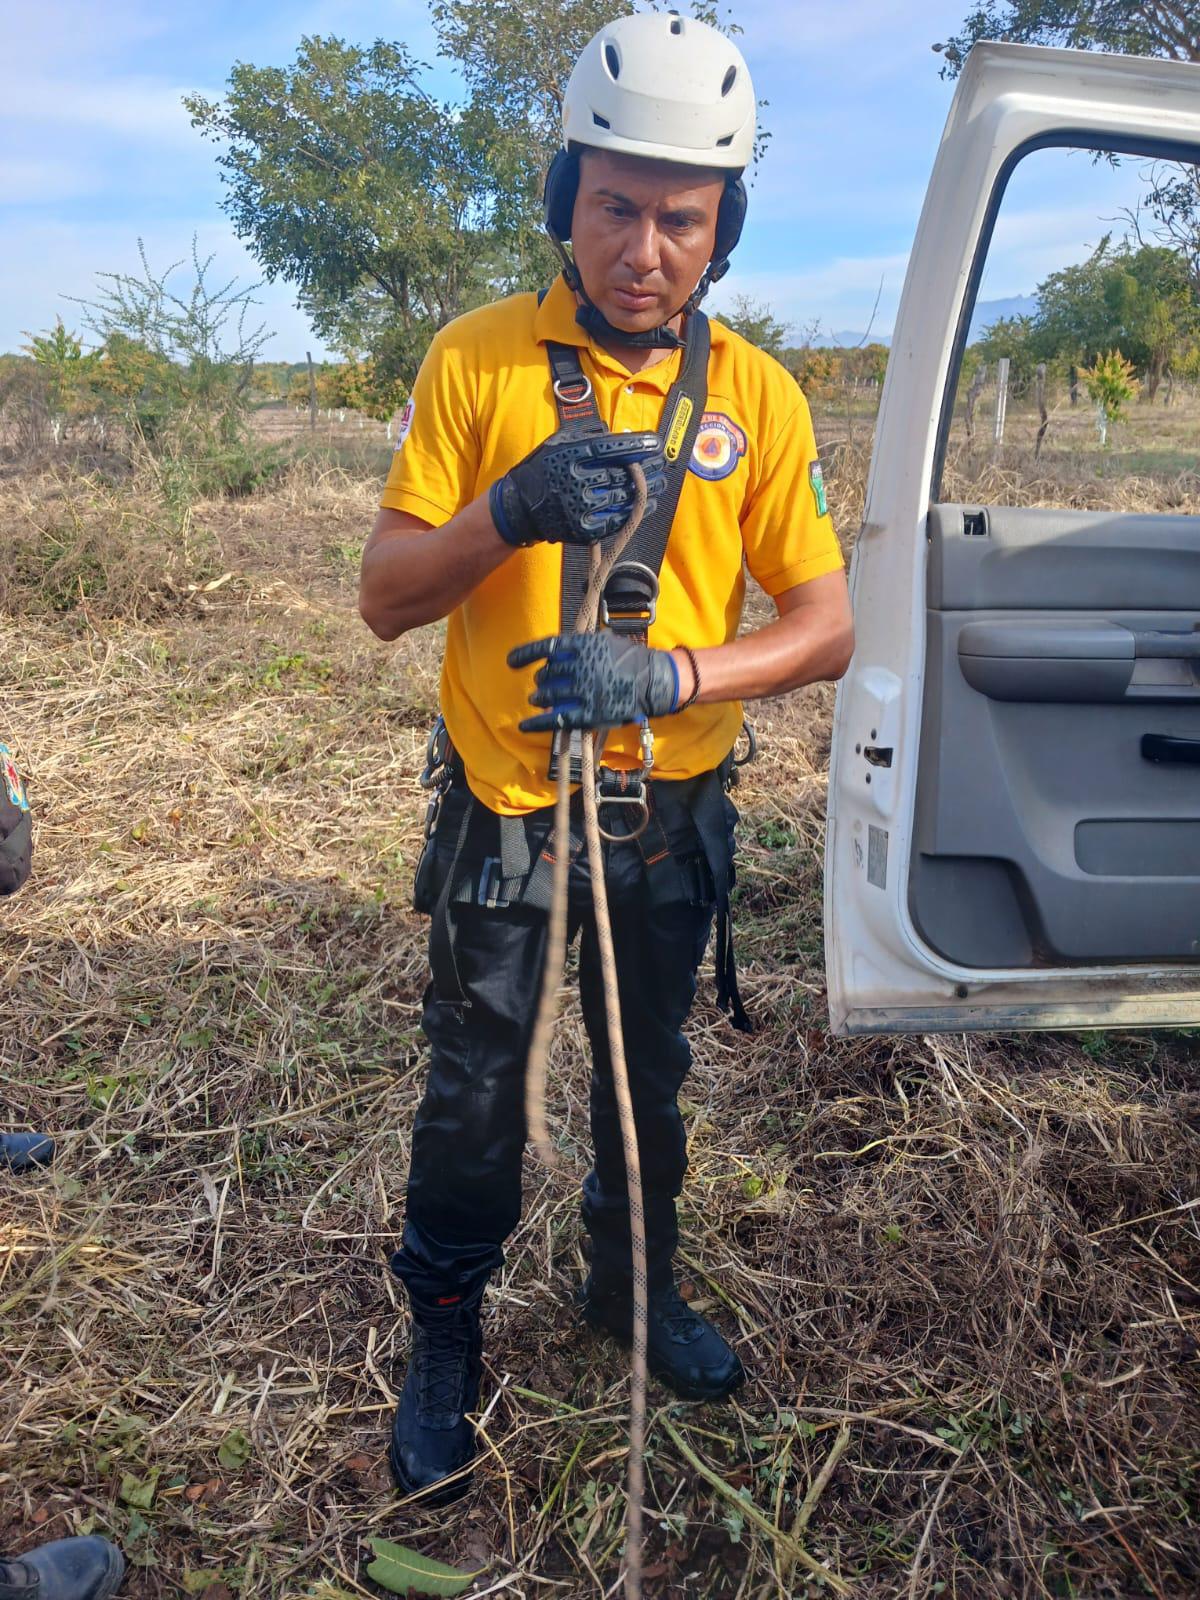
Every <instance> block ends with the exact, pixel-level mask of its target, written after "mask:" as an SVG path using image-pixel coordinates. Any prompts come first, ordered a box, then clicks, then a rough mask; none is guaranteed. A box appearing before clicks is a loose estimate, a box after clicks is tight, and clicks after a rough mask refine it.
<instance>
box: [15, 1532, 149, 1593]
mask: <svg viewBox="0 0 1200 1600" xmlns="http://www.w3.org/2000/svg"><path fill="white" fill-rule="evenodd" d="M124 1576H125V1560H124V1557H123V1556H122V1555H121V1552H120V1551H119V1550H118V1549H117V1547H116V1545H112V1544H109V1542H108V1540H107V1539H99V1538H96V1537H95V1535H90V1536H89V1537H88V1538H86V1539H56V1540H55V1541H54V1542H53V1544H44V1545H42V1547H41V1548H40V1549H39V1550H31V1551H30V1552H29V1554H28V1555H25V1556H18V1557H17V1558H16V1559H15V1560H12V1561H3V1560H0V1600H108V1597H109V1595H113V1594H116V1592H117V1590H118V1589H119V1588H120V1586H121V1579H122V1578H123V1577H124Z"/></svg>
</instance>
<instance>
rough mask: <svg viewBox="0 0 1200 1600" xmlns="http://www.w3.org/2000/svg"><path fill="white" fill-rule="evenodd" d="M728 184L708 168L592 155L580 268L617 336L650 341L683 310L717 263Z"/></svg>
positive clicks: (584, 174) (586, 168) (588, 153)
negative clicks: (712, 262)
mask: <svg viewBox="0 0 1200 1600" xmlns="http://www.w3.org/2000/svg"><path fill="white" fill-rule="evenodd" d="M724 187H725V180H724V178H723V176H722V175H721V174H720V173H719V172H712V171H710V170H708V169H706V168H703V167H683V166H676V165H674V164H673V163H671V162H667V161H645V160H643V159H642V158H641V157H639V156H625V155H617V154H614V153H613V152H612V151H610V150H584V151H583V152H582V153H581V156H580V162H579V193H578V195H577V196H576V199H575V213H574V216H573V218H572V222H571V246H572V249H573V251H574V255H575V265H576V266H577V267H578V269H579V275H580V277H581V278H582V279H583V286H584V288H585V289H586V290H587V293H588V298H589V299H590V300H591V301H592V304H593V305H595V306H597V307H599V309H600V311H601V312H602V313H603V314H604V316H605V317H607V318H608V320H609V322H611V323H612V325H613V326H614V327H615V328H620V329H622V330H623V331H624V332H626V333H645V332H647V331H648V330H649V329H651V328H658V327H661V326H662V324H663V323H664V322H666V321H667V320H668V319H669V318H670V317H672V316H674V314H675V313H676V312H677V311H678V310H679V309H680V307H681V306H682V305H683V303H684V301H685V300H686V299H687V297H688V295H690V294H691V292H692V290H693V289H694V288H695V287H696V285H697V283H698V282H699V281H700V276H701V274H702V273H703V271H704V269H705V267H706V266H707V265H708V263H709V261H710V260H711V258H712V253H713V245H714V242H715V240H716V231H717V210H718V208H719V206H720V204H721V195H722V193H723V191H724Z"/></svg>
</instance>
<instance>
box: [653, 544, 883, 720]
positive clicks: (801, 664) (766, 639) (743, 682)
mask: <svg viewBox="0 0 1200 1600" xmlns="http://www.w3.org/2000/svg"><path fill="white" fill-rule="evenodd" d="M816 581H817V582H821V581H822V580H820V579H818V580H816ZM834 581H835V582H836V583H837V584H839V586H840V585H841V583H842V579H841V575H840V573H839V574H837V576H836V578H835V580H834ZM853 649H854V633H853V627H852V624H851V621H850V611H849V607H848V606H845V607H844V608H843V607H842V606H840V605H830V606H815V605H800V606H798V607H797V608H796V609H794V610H789V611H787V612H786V613H785V614H784V615H783V616H780V617H777V618H776V619H775V621H774V622H769V623H767V625H766V626H765V627H763V628H759V629H758V630H757V631H756V632H754V633H749V634H746V635H745V637H743V638H741V639H733V640H731V641H730V643H729V644H722V645H716V646H713V647H712V648H711V649H708V650H697V651H696V652H695V654H696V662H697V665H698V667H699V669H700V694H699V696H698V698H699V700H700V701H701V702H702V703H704V702H717V701H721V700H761V699H763V698H765V697H766V696H769V695H775V694H785V693H786V692H787V691H788V690H789V689H798V688H800V687H801V686H802V685H803V684H806V683H819V682H821V681H823V680H826V679H834V678H840V677H841V676H842V674H843V673H844V672H845V670H846V668H847V667H848V666H849V664H850V656H851V654H852V652H853ZM672 655H673V657H674V659H675V664H676V666H677V667H678V668H679V679H680V683H679V692H680V698H681V699H686V698H687V697H688V696H689V695H690V694H691V691H692V687H693V682H694V679H693V675H692V667H691V662H690V661H689V660H688V657H687V656H686V654H685V653H684V652H683V651H682V650H675V651H672Z"/></svg>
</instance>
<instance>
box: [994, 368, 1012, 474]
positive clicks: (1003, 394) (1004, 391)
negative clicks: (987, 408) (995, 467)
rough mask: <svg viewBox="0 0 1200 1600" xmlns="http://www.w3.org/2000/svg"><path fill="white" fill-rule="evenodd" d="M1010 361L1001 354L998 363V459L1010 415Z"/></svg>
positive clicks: (996, 454) (996, 437)
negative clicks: (1006, 421)
mask: <svg viewBox="0 0 1200 1600" xmlns="http://www.w3.org/2000/svg"><path fill="white" fill-rule="evenodd" d="M1009 366H1010V362H1009V358H1008V357H1007V356H1001V357H1000V359H999V361H997V363H996V432H995V446H996V448H995V452H994V454H995V457H996V459H997V460H998V459H999V456H1000V451H1001V449H1002V447H1003V445H1004V423H1005V420H1006V418H1007V417H1008V370H1009Z"/></svg>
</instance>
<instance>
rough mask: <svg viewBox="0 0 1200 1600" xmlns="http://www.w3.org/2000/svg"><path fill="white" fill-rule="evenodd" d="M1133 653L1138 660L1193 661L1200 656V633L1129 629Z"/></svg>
mask: <svg viewBox="0 0 1200 1600" xmlns="http://www.w3.org/2000/svg"><path fill="white" fill-rule="evenodd" d="M1129 631H1130V633H1132V634H1133V653H1134V655H1135V656H1137V657H1138V658H1139V659H1140V660H1146V659H1151V660H1156V661H1181V660H1182V661H1194V660H1195V659H1196V658H1197V657H1198V656H1200V632H1196V631H1195V630H1193V631H1191V632H1189V633H1175V632H1171V633H1167V632H1164V631H1162V630H1161V629H1152V628H1147V629H1145V630H1144V631H1142V630H1139V629H1137V628H1130V630H1129Z"/></svg>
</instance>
